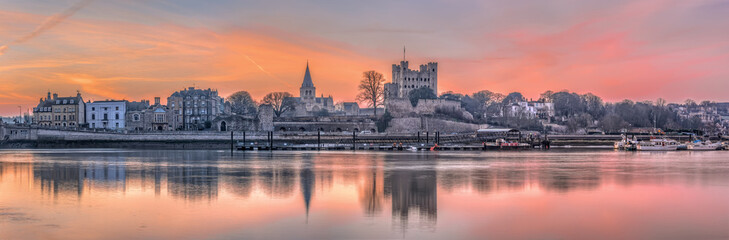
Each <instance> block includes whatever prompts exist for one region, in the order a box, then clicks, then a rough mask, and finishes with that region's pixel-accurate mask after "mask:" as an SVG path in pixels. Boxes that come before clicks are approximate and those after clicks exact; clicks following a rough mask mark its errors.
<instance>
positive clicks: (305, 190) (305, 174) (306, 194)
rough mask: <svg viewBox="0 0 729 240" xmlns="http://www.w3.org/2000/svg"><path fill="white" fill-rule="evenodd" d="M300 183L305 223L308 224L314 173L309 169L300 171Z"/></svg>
mask: <svg viewBox="0 0 729 240" xmlns="http://www.w3.org/2000/svg"><path fill="white" fill-rule="evenodd" d="M299 178H300V181H301V194H302V195H303V198H304V207H306V221H307V223H308V222H309V206H310V205H311V196H312V191H313V188H314V171H312V170H311V168H310V167H305V168H303V169H301V172H300V173H299Z"/></svg>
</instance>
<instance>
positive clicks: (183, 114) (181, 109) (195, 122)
mask: <svg viewBox="0 0 729 240" xmlns="http://www.w3.org/2000/svg"><path fill="white" fill-rule="evenodd" d="M166 107H167V110H169V111H172V115H171V119H168V122H169V124H170V126H172V127H173V128H174V129H176V130H200V129H204V128H207V127H209V126H211V125H212V121H213V119H215V117H217V116H219V115H222V114H224V113H225V100H224V99H223V98H221V97H220V96H218V91H217V90H211V89H210V88H208V89H195V88H194V87H190V88H188V89H185V90H181V91H177V92H175V93H173V94H172V95H171V96H170V97H168V98H167V106H166Z"/></svg>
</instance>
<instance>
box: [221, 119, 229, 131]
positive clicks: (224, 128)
mask: <svg viewBox="0 0 729 240" xmlns="http://www.w3.org/2000/svg"><path fill="white" fill-rule="evenodd" d="M227 130H228V128H227V126H226V124H225V121H222V122H220V131H221V132H225V131H227Z"/></svg>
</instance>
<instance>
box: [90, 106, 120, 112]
mask: <svg viewBox="0 0 729 240" xmlns="http://www.w3.org/2000/svg"><path fill="white" fill-rule="evenodd" d="M114 108H115V109H114V110H117V111H119V106H116V107H114ZM102 109H103V110H104V111H108V110H109V108H108V107H103V108H102ZM91 111H96V107H91Z"/></svg>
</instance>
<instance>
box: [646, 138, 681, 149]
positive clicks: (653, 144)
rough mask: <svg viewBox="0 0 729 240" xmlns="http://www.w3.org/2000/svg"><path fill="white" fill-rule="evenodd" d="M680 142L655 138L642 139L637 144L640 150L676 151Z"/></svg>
mask: <svg viewBox="0 0 729 240" xmlns="http://www.w3.org/2000/svg"><path fill="white" fill-rule="evenodd" d="M678 145H679V144H678V142H676V141H675V140H671V139H667V138H653V139H651V140H650V141H641V142H638V143H637V144H636V150H638V151H676V150H677V149H678Z"/></svg>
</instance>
